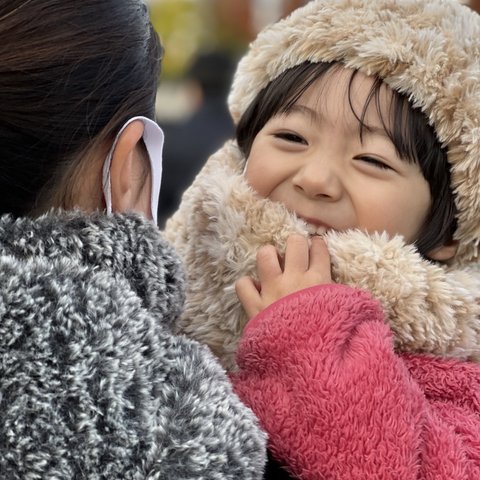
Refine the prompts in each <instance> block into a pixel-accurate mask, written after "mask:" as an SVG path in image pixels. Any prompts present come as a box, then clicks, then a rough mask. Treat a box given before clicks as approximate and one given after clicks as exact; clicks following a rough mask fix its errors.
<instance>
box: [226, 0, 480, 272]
mask: <svg viewBox="0 0 480 480" xmlns="http://www.w3.org/2000/svg"><path fill="white" fill-rule="evenodd" d="M479 38H480V15H478V14H477V13H476V12H474V11H473V10H472V9H470V8H468V7H466V6H465V5H461V4H460V2H458V0H400V1H399V0H375V1H373V0H312V1H310V2H307V4H306V5H305V7H303V8H300V9H298V10H296V11H295V12H293V13H292V14H291V15H290V16H289V17H288V18H286V19H284V20H282V21H280V22H277V23H275V24H274V25H272V26H270V27H268V28H266V29H264V30H263V31H262V32H261V33H260V34H259V35H258V37H257V39H256V40H255V41H254V42H252V44H251V45H250V48H249V51H248V53H247V54H246V55H245V56H244V57H243V58H242V60H241V61H240V64H239V66H238V69H237V72H236V74H235V78H234V82H233V87H232V91H231V93H230V97H229V105H230V111H231V113H232V116H233V118H234V120H235V121H236V122H238V120H239V118H240V116H241V115H242V114H243V113H244V112H245V110H246V109H247V107H248V106H249V105H250V103H251V102H252V101H253V99H254V98H255V96H256V95H257V94H258V93H259V92H260V91H261V89H262V88H264V87H265V86H266V85H267V84H268V83H269V82H270V81H271V80H273V79H274V78H276V77H278V76H279V75H280V74H281V73H282V72H284V71H285V70H287V69H289V68H291V67H294V66H295V65H299V64H301V63H303V62H305V61H310V62H320V61H324V62H333V61H339V62H341V63H343V64H344V65H346V66H347V67H350V68H354V69H357V70H360V71H362V72H364V73H365V74H367V75H378V76H379V77H380V78H381V79H382V80H383V81H384V82H386V83H387V84H388V85H390V87H391V88H392V89H393V90H396V91H398V92H400V93H403V94H405V95H406V96H407V97H408V98H409V99H410V101H411V102H412V104H413V105H414V106H415V107H418V108H420V109H421V110H422V111H423V112H424V113H425V115H426V116H427V118H428V120H429V121H430V123H431V125H433V127H434V129H435V132H436V134H437V136H438V139H439V141H440V143H441V144H442V145H445V146H446V147H447V150H448V161H449V163H450V166H451V171H452V189H453V191H454V193H455V202H456V205H457V208H458V229H457V231H456V234H455V238H456V239H457V240H459V241H460V245H459V249H458V252H457V254H456V256H455V259H454V260H455V262H456V263H459V264H464V263H469V262H476V261H478V260H479V257H480V248H479V247H480V216H479V215H478V212H479V211H480V184H479V181H478V179H479V178H480V161H479V159H480V116H479V115H478V112H479V111H480V81H479V75H480V73H479V72H480V42H479V41H478V39H479Z"/></svg>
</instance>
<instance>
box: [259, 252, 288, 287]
mask: <svg viewBox="0 0 480 480" xmlns="http://www.w3.org/2000/svg"><path fill="white" fill-rule="evenodd" d="M257 274H258V278H259V280H260V282H262V281H263V280H264V279H267V278H272V277H276V276H278V275H281V274H282V266H281V265H280V260H279V258H278V253H277V249H276V248H275V247H274V246H273V245H264V246H262V247H260V248H259V249H258V251H257Z"/></svg>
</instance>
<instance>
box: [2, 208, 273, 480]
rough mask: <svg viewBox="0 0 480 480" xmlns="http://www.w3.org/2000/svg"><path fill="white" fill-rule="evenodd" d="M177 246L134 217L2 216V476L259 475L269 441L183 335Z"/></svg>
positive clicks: (219, 372) (206, 356)
mask: <svg viewBox="0 0 480 480" xmlns="http://www.w3.org/2000/svg"><path fill="white" fill-rule="evenodd" d="M183 296H184V293H183V274H182V271H181V269H180V266H179V262H178V259H177V257H176V255H174V253H173V249H172V248H171V247H170V246H169V245H168V244H167V243H166V242H165V241H164V240H163V239H162V238H161V236H160V235H159V234H158V231H157V229H156V228H155V227H154V226H153V225H152V224H151V223H150V222H147V221H145V220H142V219H141V218H140V217H139V216H136V215H133V214H132V215H125V216H117V215H115V216H108V217H107V216H102V215H93V216H90V217H84V216H82V215H80V214H78V213H71V214H62V213H59V214H51V215H46V216H44V217H42V218H40V219H37V220H30V219H18V220H14V219H12V218H10V217H8V216H4V217H1V218H0V378H1V384H0V409H1V412H2V414H1V416H0V477H1V478H2V479H9V480H26V479H29V480H34V479H52V478H55V479H58V480H67V479H68V480H71V479H78V480H80V479H87V478H89V479H93V478H98V479H99V478H102V479H105V480H108V479H111V480H114V479H115V480H117V479H132V480H133V479H135V480H143V479H145V480H146V479H152V480H153V479H167V478H168V479H185V480H186V479H192V480H193V479H199V478H204V479H212V480H213V479H218V480H220V479H222V480H223V479H237V478H242V479H243V478H246V479H260V478H261V477H262V471H263V464H264V461H265V438H264V434H263V433H262V432H261V431H260V429H259V428H258V426H257V421H256V419H255V418H254V416H253V414H252V413H251V411H250V410H249V409H248V408H246V407H244V406H243V405H242V404H241V403H240V401H239V400H238V398H237V397H236V395H234V394H233V392H232V389H231V385H230V382H229V381H228V379H227V378H226V376H225V373H224V371H223V369H222V368H221V367H220V366H219V365H218V362H217V361H216V360H215V359H214V357H213V356H212V355H211V353H210V352H209V351H208V349H207V348H206V347H203V346H200V345H198V344H197V343H196V342H194V341H192V340H188V339H186V338H184V337H178V336H175V335H173V334H172V326H173V324H174V321H175V319H176V317H177V316H178V315H179V314H180V312H181V309H182V305H183Z"/></svg>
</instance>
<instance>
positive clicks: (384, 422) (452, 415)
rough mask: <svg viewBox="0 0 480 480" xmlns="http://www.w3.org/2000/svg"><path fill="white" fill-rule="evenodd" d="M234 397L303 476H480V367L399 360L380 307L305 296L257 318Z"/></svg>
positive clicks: (358, 295)
mask: <svg viewBox="0 0 480 480" xmlns="http://www.w3.org/2000/svg"><path fill="white" fill-rule="evenodd" d="M237 361H238V366H239V369H240V370H239V372H238V373H237V374H235V375H232V380H233V382H234V385H235V389H236V391H237V393H238V394H239V396H240V397H241V399H242V400H243V401H244V402H245V403H246V404H247V405H249V406H250V407H251V408H252V410H253V411H254V412H255V414H256V415H257V416H258V418H259V419H260V421H261V423H262V425H263V427H264V429H265V430H266V431H267V432H269V437H270V440H269V442H270V445H269V448H270V450H271V452H272V453H273V454H274V456H275V457H276V458H277V460H279V461H280V462H281V463H283V464H284V465H286V466H287V468H288V470H289V471H290V472H291V473H292V474H293V475H295V476H296V477H298V478H301V479H304V480H317V479H345V480H347V479H348V480H359V479H389V480H390V479H401V480H410V479H412V480H413V479H415V480H418V479H422V480H433V479H436V480H437V479H442V480H443V479H445V480H447V479H448V480H470V479H471V480H478V479H480V366H479V365H478V364H474V363H470V362H461V361H459V360H455V359H447V358H440V357H433V356H429V355H423V354H422V355H421V354H418V355H414V354H401V355H400V354H397V353H396V352H395V351H394V349H393V341H392V335H391V333H390V330H389V327H388V326H387V325H386V324H385V323H384V317H383V313H382V309H381V307H380V305H379V304H378V303H377V301H375V300H373V299H372V297H371V296H370V295H369V294H367V293H365V292H363V291H360V290H357V289H353V288H350V287H347V286H344V285H338V284H333V285H322V286H317V287H313V288H309V289H306V290H302V291H300V292H297V293H295V294H292V295H290V296H288V297H285V298H283V299H281V300H279V301H278V302H276V303H274V304H272V305H270V307H268V308H267V309H265V310H264V311H263V312H261V313H260V314H259V315H257V316H256V317H255V318H253V319H252V320H251V321H250V322H249V324H248V326H247V328H246V331H245V333H244V337H243V339H242V341H241V343H240V346H239V349H238V353H237Z"/></svg>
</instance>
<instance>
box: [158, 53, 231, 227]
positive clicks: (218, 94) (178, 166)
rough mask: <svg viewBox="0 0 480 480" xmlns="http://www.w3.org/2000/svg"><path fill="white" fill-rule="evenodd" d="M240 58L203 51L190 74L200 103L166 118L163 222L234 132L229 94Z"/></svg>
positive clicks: (194, 97)
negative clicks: (177, 116) (182, 115)
mask: <svg viewBox="0 0 480 480" xmlns="http://www.w3.org/2000/svg"><path fill="white" fill-rule="evenodd" d="M235 65H236V62H235V60H234V59H233V58H232V56H231V54H229V53H227V52H226V51H222V50H220V49H217V50H208V51H202V52H200V53H199V54H198V55H197V56H196V57H195V58H194V59H193V61H192V63H191V66H190V68H189V69H188V71H187V74H186V81H187V89H188V91H189V94H190V95H189V97H190V98H191V99H192V102H193V103H194V104H195V105H196V107H194V109H193V112H192V113H191V114H190V115H188V116H187V118H186V119H183V120H179V121H170V122H163V123H162V128H163V130H164V131H165V137H166V141H165V146H164V163H163V168H164V173H165V176H166V178H167V179H168V180H167V181H166V182H164V184H163V185H162V190H161V192H160V202H159V211H158V214H159V224H160V225H162V224H163V223H164V222H165V220H166V219H167V218H168V217H169V216H170V215H171V214H172V213H173V212H174V211H175V210H176V209H177V207H178V205H179V203H180V198H181V196H182V193H183V191H184V190H185V189H186V188H187V187H188V186H189V185H190V184H191V183H192V181H193V179H194V178H195V176H196V174H197V173H198V172H199V171H200V169H201V167H202V166H203V164H204V163H205V161H206V160H207V158H208V157H209V156H210V154H212V153H213V152H214V151H216V150H217V149H218V148H219V147H220V146H221V145H222V144H223V142H224V141H225V140H227V139H228V138H230V137H231V136H232V135H233V134H234V131H235V129H234V126H233V121H232V118H231V117H230V113H229V111H228V108H227V94H228V91H229V89H230V83H231V80H232V77H233V72H234V69H235Z"/></svg>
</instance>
